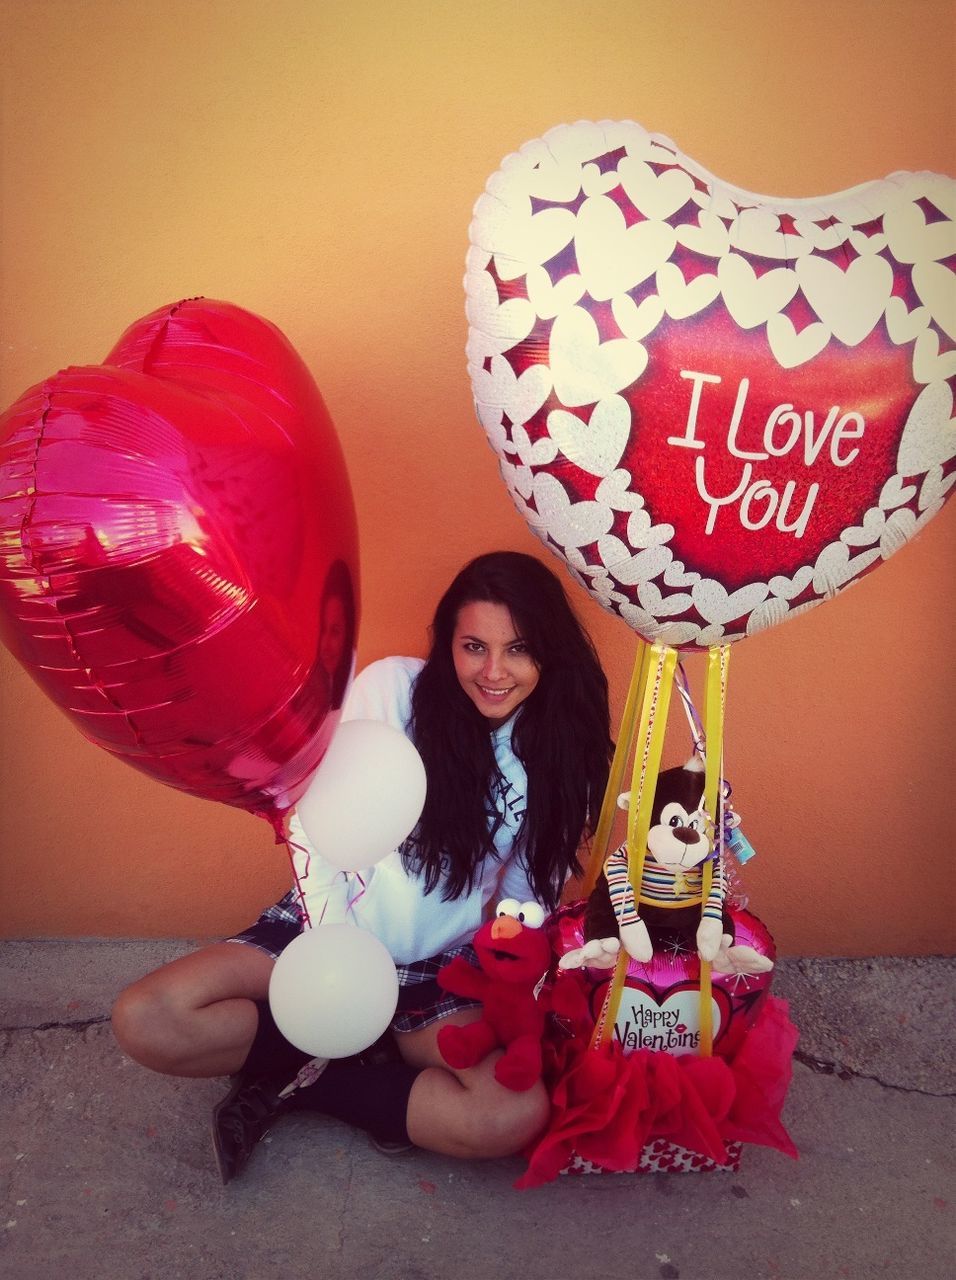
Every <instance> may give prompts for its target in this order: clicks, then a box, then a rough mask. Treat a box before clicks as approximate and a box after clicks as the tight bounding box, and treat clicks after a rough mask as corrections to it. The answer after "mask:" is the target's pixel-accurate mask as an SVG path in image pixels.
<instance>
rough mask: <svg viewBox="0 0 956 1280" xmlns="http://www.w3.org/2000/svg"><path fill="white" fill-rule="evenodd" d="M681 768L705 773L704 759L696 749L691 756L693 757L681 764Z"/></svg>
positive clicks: (691, 771) (690, 771)
mask: <svg viewBox="0 0 956 1280" xmlns="http://www.w3.org/2000/svg"><path fill="white" fill-rule="evenodd" d="M681 768H682V769H683V770H684V772H685V773H703V772H704V762H703V760H701V758H700V756H699V755H698V754H697V752H696V751H695V752H694V754H693V755H692V756H691V758H690V759H689V760H688V761H687V763H686V764H682V765H681Z"/></svg>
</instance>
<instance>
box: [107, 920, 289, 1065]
mask: <svg viewBox="0 0 956 1280" xmlns="http://www.w3.org/2000/svg"><path fill="white" fill-rule="evenodd" d="M274 964H275V961H274V960H273V959H272V957H271V956H268V955H266V953H265V952H264V951H260V950H259V948H258V947H253V946H248V945H246V944H244V943H240V942H216V943H213V944H212V946H209V947H203V948H202V950H200V951H196V952H193V954H192V955H188V956H183V957H182V958H181V959H179V960H173V961H172V963H171V964H167V965H164V966H163V967H162V968H161V969H157V970H155V971H154V972H153V973H148V974H147V975H146V976H145V977H144V978H140V980H139V981H138V982H134V983H133V984H132V985H131V986H129V987H127V988H126V990H125V991H123V992H121V993H120V995H119V997H118V998H117V1000H116V1003H115V1005H114V1006H113V1032H114V1034H115V1036H116V1039H117V1041H118V1042H119V1045H120V1048H122V1049H123V1050H124V1052H125V1053H127V1054H128V1055H129V1056H130V1057H131V1058H133V1059H134V1060H135V1061H136V1062H139V1063H140V1064H141V1065H142V1066H144V1067H149V1068H151V1070H153V1071H162V1072H165V1073H166V1074H167V1075H175V1076H225V1075H231V1074H233V1073H234V1072H237V1071H238V1070H239V1069H240V1067H241V1066H242V1064H243V1063H244V1062H245V1060H246V1056H247V1054H248V1052H249V1048H250V1046H251V1044H252V1041H253V1038H254V1036H255V1033H256V1027H257V1025H258V1013H257V1010H256V1006H255V1003H254V1002H255V1001H256V1000H265V999H266V998H267V996H268V992H269V977H270V975H271V973H272V968H273V965H274Z"/></svg>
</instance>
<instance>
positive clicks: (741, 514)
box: [595, 308, 914, 590]
mask: <svg viewBox="0 0 956 1280" xmlns="http://www.w3.org/2000/svg"><path fill="white" fill-rule="evenodd" d="M659 347H661V348H663V349H665V350H666V352H667V358H666V360H664V359H660V358H658V357H657V355H656V352H657V350H658V348H659ZM728 352H731V353H732V354H731V355H730V356H729V357H728V355H727V354H726V353H728ZM909 363H910V361H909V358H908V356H907V354H906V353H905V352H904V351H902V350H901V349H900V348H899V347H894V346H893V345H892V344H891V343H890V342H889V341H888V340H887V339H886V336H885V334H876V333H874V334H871V335H870V337H869V338H867V339H866V340H865V341H864V342H863V343H861V344H860V345H859V346H858V347H857V348H856V349H855V350H854V351H853V352H852V353H851V352H849V351H847V350H846V349H844V348H835V347H828V348H827V349H826V350H825V351H823V352H821V353H820V355H818V356H817V357H816V359H815V360H814V361H813V362H812V363H810V364H808V365H804V366H802V367H800V368H797V369H792V370H790V371H789V373H788V374H787V376H786V379H782V378H781V371H780V366H779V365H778V364H777V362H776V360H775V359H774V356H773V353H772V352H771V350H770V348H769V346H768V344H767V341H766V338H765V336H764V335H763V333H761V332H755V331H750V332H740V331H739V330H738V329H737V328H736V326H735V325H734V323H733V320H732V319H731V318H730V316H729V315H727V314H726V312H723V311H722V309H718V308H714V309H713V310H712V311H710V312H709V313H708V315H707V316H706V317H695V318H694V319H692V320H684V321H682V322H680V323H677V322H675V321H673V320H667V319H665V320H664V321H663V322H662V323H661V325H660V326H659V330H658V335H657V342H656V343H655V344H654V346H652V347H651V350H650V353H649V359H648V365H647V370H646V372H645V373H644V376H643V378H642V379H641V385H640V396H639V398H638V397H637V396H635V397H634V403H632V410H633V414H634V421H635V429H634V430H633V432H632V434H631V438H630V440H629V441H628V444H627V447H626V448H625V450H624V452H623V454H622V456H621V466H623V467H626V468H627V469H628V470H629V471H630V472H631V474H632V475H634V476H635V477H639V480H638V483H639V487H640V491H641V493H642V495H643V497H644V500H645V505H646V509H647V511H648V514H649V515H650V517H651V519H652V521H653V522H654V523H655V524H663V523H665V522H666V521H668V519H669V513H672V512H675V511H678V512H680V514H681V518H680V520H679V521H677V522H676V523H675V531H674V536H673V538H671V540H670V547H671V550H672V552H673V554H674V556H675V557H676V558H677V559H678V560H681V561H683V562H684V563H685V564H692V565H694V567H695V569H696V570H697V571H698V572H700V573H701V574H704V575H706V576H708V577H712V578H717V577H720V578H721V580H722V581H723V583H724V585H725V586H726V587H727V588H728V589H729V590H736V589H737V588H738V587H741V586H743V585H744V584H745V583H747V582H752V581H754V580H755V579H760V580H763V581H767V580H769V578H771V577H772V576H773V575H775V574H786V575H788V576H792V575H793V574H794V573H795V572H796V570H797V569H798V568H799V567H800V565H803V564H806V563H808V561H810V562H812V561H815V560H816V558H817V556H818V555H819V554H820V552H821V551H822V550H823V549H824V548H825V547H826V546H828V545H829V544H830V543H831V542H834V541H835V540H838V539H839V537H840V534H841V533H842V532H843V530H844V529H845V528H846V526H847V523H848V522H849V523H852V524H860V523H862V521H863V518H864V516H865V514H866V512H867V510H869V509H870V508H871V507H873V506H875V505H876V504H877V503H878V500H879V496H880V490H881V489H882V487H883V483H884V481H885V480H886V477H887V475H890V474H892V472H893V465H894V462H895V456H896V448H895V441H896V440H898V438H899V435H900V433H901V432H902V429H903V424H904V422H905V419H906V413H907V410H908V406H909V403H910V402H911V400H912V397H913V394H914V387H913V382H912V378H911V376H910V370H909ZM675 371H677V373H676V377H675ZM627 398H628V397H627V395H626V394H625V399H627ZM875 421H878V422H879V429H878V430H877V429H876V427H875V425H873V424H874V423H875ZM868 424H869V425H870V429H869V430H868V429H867V427H868ZM647 458H656V459H660V460H661V461H662V465H660V466H658V467H647V466H645V465H644V460H645V459H647ZM595 488H596V486H595Z"/></svg>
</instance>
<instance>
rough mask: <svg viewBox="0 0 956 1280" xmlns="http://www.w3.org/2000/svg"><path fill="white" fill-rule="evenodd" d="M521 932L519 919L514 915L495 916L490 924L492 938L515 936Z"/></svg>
mask: <svg viewBox="0 0 956 1280" xmlns="http://www.w3.org/2000/svg"><path fill="white" fill-rule="evenodd" d="M520 932H521V921H520V920H516V919H515V918H514V916H495V920H494V924H492V926H491V936H492V938H515V937H517V935H518V934H519V933H520Z"/></svg>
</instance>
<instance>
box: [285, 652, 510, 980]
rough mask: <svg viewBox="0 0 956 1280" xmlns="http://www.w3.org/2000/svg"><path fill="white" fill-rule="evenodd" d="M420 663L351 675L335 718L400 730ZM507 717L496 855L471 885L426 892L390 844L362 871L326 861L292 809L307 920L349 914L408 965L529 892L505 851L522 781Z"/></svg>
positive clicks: (385, 661) (392, 661) (498, 741)
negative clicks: (455, 893)
mask: <svg viewBox="0 0 956 1280" xmlns="http://www.w3.org/2000/svg"><path fill="white" fill-rule="evenodd" d="M423 666H424V663H423V662H422V660H421V658H382V659H381V660H380V661H379V662H373V663H372V664H371V666H368V667H366V668H365V670H364V671H363V672H361V674H360V675H358V676H357V677H356V679H355V681H354V682H353V684H352V687H351V689H350V690H349V693H348V696H347V698H346V700H345V706H344V708H343V711H342V718H343V720H382V721H384V722H385V723H386V724H390V725H393V726H394V727H395V728H397V729H401V730H402V732H403V733H407V731H408V722H409V720H410V718H411V693H412V684H413V683H414V680H415V677H416V676H417V675H418V673H419V671H421V669H422V667H423ZM517 714H518V715H520V714H521V712H520V708H519V711H518V713H517ZM513 723H514V716H512V717H511V718H510V719H509V720H508V721H506V723H505V724H503V725H502V726H501V727H500V728H499V729H496V730H495V731H494V733H493V734H492V743H493V746H494V753H495V760H496V761H497V764H498V769H499V770H500V773H501V778H502V782H501V786H500V787H499V791H498V794H497V795H496V797H495V805H496V808H497V810H498V812H499V813H500V814H501V815H502V816H503V818H504V822H503V823H502V825H501V826H500V828H499V830H498V832H497V834H496V836H495V840H494V845H495V850H496V853H497V857H495V856H493V855H490V856H488V857H486V858H485V859H484V861H483V862H482V863H481V865H480V866H479V868H478V871H477V876H476V879H475V883H474V885H473V886H472V888H471V890H470V891H467V892H466V893H464V894H462V896H461V897H459V898H456V899H453V900H452V901H449V902H446V901H444V900H443V899H442V887H443V880H442V879H440V880H439V882H438V885H437V886H436V887H435V889H433V890H432V892H431V893H429V894H426V893H425V882H424V877H423V876H420V875H418V874H417V873H413V872H408V871H406V870H405V868H404V866H403V865H402V857H401V854H400V853H399V851H398V850H397V849H396V850H394V851H393V852H392V853H390V854H388V855H387V856H386V857H385V858H383V859H382V860H381V861H380V862H377V863H376V864H375V866H373V867H369V868H368V869H367V870H365V871H360V872H357V871H348V872H346V871H341V870H339V869H338V868H337V867H333V866H331V865H330V864H329V863H328V862H326V861H325V859H323V858H321V857H319V855H318V854H317V853H316V852H315V850H314V849H313V847H312V846H311V845H310V844H309V841H308V838H307V837H306V834H305V832H304V831H303V829H302V824H301V823H300V822H299V819H298V816H297V815H295V814H294V815H293V817H292V820H291V823H290V829H289V830H290V836H291V839H292V841H293V843H294V844H295V845H301V846H302V849H301V850H299V849H294V851H293V852H294V857H295V866H296V873H297V875H298V876H299V879H300V883H301V885H302V891H303V897H304V900H305V906H306V909H307V911H308V913H309V917H310V919H311V921H312V923H313V925H316V924H318V923H319V922H320V920H321V922H322V923H323V924H338V923H341V922H342V921H345V920H348V919H352V920H354V921H355V922H356V923H357V924H360V925H362V927H363V928H366V929H368V930H369V931H370V932H372V933H374V934H375V935H376V936H377V937H378V938H380V939H381V941H382V942H383V943H384V944H385V946H386V947H387V948H388V950H389V952H390V953H391V955H392V959H393V960H395V962H396V963H397V964H410V963H412V962H413V961H415V960H424V959H426V958H427V957H429V956H433V955H438V954H439V953H440V952H442V951H446V950H448V948H450V947H454V946H459V945H461V944H462V943H464V942H470V941H471V939H472V936H473V935H474V933H475V930H476V929H478V927H479V926H480V925H481V923H482V921H483V920H484V919H485V918H486V908H487V907H488V906H489V904H492V903H493V902H495V901H498V900H499V899H501V898H517V900H518V901H519V902H527V901H529V900H531V899H533V898H534V893H533V891H532V889H531V886H530V884H529V882H528V874H527V868H526V866H525V864H524V860H523V858H521V857H520V856H517V855H515V854H514V853H513V848H514V840H515V835H516V833H517V830H518V827H519V825H520V821H521V818H522V816H523V814H524V810H525V791H526V788H527V778H526V775H525V770H524V766H523V765H522V764H521V762H520V761H519V760H518V759H516V757H515V755H514V752H513V751H512V749H511V730H512V726H513ZM363 882H364V892H363Z"/></svg>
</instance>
